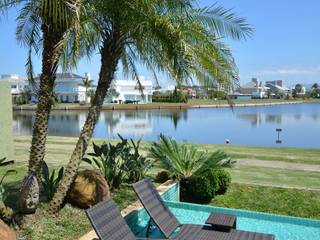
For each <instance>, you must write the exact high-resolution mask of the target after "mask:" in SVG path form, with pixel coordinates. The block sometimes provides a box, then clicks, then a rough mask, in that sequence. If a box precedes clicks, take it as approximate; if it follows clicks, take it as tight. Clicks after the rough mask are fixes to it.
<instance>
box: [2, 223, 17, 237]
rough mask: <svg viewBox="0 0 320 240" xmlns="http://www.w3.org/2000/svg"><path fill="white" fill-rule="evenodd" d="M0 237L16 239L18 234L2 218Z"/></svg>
mask: <svg viewBox="0 0 320 240" xmlns="http://www.w3.org/2000/svg"><path fill="white" fill-rule="evenodd" d="M0 239H3V240H4V239H5V240H16V239H17V236H16V234H15V232H14V231H13V230H12V229H11V228H10V227H9V226H8V225H7V224H5V223H4V222H3V221H2V220H0Z"/></svg>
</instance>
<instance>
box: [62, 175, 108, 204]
mask: <svg viewBox="0 0 320 240" xmlns="http://www.w3.org/2000/svg"><path fill="white" fill-rule="evenodd" d="M108 196H110V190H109V185H108V183H107V181H106V180H105V179H104V177H103V176H102V175H101V174H100V173H99V172H97V171H94V170H84V171H81V172H79V173H78V174H77V177H76V179H75V180H74V182H73V184H72V185H71V188H70V191H69V192H68V195H67V202H69V203H71V204H72V205H73V206H76V207H78V208H82V209H87V208H89V207H91V206H93V205H95V204H97V203H98V202H101V201H102V200H104V199H105V198H106V197H108Z"/></svg>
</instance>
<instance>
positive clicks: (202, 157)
mask: <svg viewBox="0 0 320 240" xmlns="http://www.w3.org/2000/svg"><path fill="white" fill-rule="evenodd" d="M150 157H152V158H153V159H154V160H156V161H157V162H158V163H160V165H161V167H163V168H164V169H166V170H167V171H168V172H169V173H170V174H171V177H173V178H177V179H179V180H186V179H189V178H190V177H191V176H194V175H203V174H205V173H206V172H207V171H211V170H214V169H219V168H222V167H231V166H232V161H231V159H230V158H229V157H228V156H227V154H226V153H225V152H223V151H216V152H212V153H209V152H206V151H200V150H198V149H197V148H196V147H195V146H194V145H189V144H186V143H178V142H177V141H176V140H174V139H172V138H168V137H166V136H164V135H160V139H159V141H158V142H154V143H152V146H151V148H150Z"/></svg>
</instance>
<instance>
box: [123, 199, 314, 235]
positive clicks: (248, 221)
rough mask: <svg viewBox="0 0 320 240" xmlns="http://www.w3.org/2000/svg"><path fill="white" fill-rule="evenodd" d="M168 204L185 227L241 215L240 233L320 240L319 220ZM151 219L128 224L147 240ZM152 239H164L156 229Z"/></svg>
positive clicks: (144, 216) (141, 216)
mask: <svg viewBox="0 0 320 240" xmlns="http://www.w3.org/2000/svg"><path fill="white" fill-rule="evenodd" d="M166 204H167V206H168V207H169V208H170V210H171V211H172V212H173V213H174V215H175V216H176V217H177V218H178V220H179V221H180V222H181V223H183V224H188V223H190V224H204V222H205V221H206V219H207V218H208V216H209V214H210V212H212V211H216V212H222V213H229V214H235V215H237V229H239V230H245V231H252V232H260V233H269V234H274V235H275V236H276V240H320V221H317V220H311V219H305V218H295V217H288V216H280V215H274V214H265V213H258V212H252V211H244V210H236V209H228V208H220V207H212V206H204V205H196V204H189V203H181V202H170V201H166ZM148 219H149V218H148V216H147V214H146V212H145V211H144V210H141V211H139V212H138V213H137V215H136V216H135V217H134V218H132V217H131V218H130V220H129V221H128V223H129V225H130V227H131V228H132V230H133V231H134V232H135V234H136V235H137V236H139V237H145V228H146V226H147V223H148ZM149 237H154V238H157V237H158V238H159V237H162V236H161V233H160V232H159V231H158V230H157V229H156V228H153V231H152V234H151V236H149Z"/></svg>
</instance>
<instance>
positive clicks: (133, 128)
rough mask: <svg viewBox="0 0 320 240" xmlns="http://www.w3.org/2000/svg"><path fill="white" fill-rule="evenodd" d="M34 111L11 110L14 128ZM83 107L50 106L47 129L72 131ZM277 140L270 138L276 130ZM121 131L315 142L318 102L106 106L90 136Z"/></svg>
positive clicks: (28, 126)
mask: <svg viewBox="0 0 320 240" xmlns="http://www.w3.org/2000/svg"><path fill="white" fill-rule="evenodd" d="M34 114H35V113H34V112H28V111H27V112H14V131H15V133H16V134H17V135H31V133H32V125H33V122H34ZM85 119H86V112H74V111H70V112H55V111H54V112H52V115H51V117H50V122H49V135H51V136H71V137H77V136H78V135H79V132H80V131H81V127H82V125H83V124H84V121H85ZM276 129H282V131H281V132H279V140H280V141H281V143H279V142H278V143H276V141H277V140H278V133H277V132H276ZM117 133H120V134H121V135H122V136H124V137H134V138H139V137H141V136H143V138H144V140H148V141H153V140H156V139H157V138H158V136H159V134H160V133H163V134H165V135H169V136H173V137H175V139H177V140H179V141H188V142H192V143H214V144H224V143H225V141H226V139H228V140H230V143H231V144H234V145H252V146H279V147H306V148H319V147H320V141H319V136H320V104H316V103H315V104H297V105H278V106H269V107H248V108H235V109H234V110H233V111H232V110H231V109H230V108H222V109H216V108H203V109H187V110H152V111H106V112H102V114H101V117H100V120H99V122H98V124H97V126H96V129H95V132H94V137H95V138H117Z"/></svg>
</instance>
